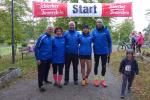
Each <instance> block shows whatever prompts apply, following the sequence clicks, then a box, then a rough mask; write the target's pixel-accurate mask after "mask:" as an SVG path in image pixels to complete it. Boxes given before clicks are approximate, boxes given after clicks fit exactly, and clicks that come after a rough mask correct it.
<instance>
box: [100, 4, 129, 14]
mask: <svg viewBox="0 0 150 100" xmlns="http://www.w3.org/2000/svg"><path fill="white" fill-rule="evenodd" d="M102 16H103V17H110V16H112V17H131V16H132V3H131V2H130V3H104V4H103V5H102Z"/></svg>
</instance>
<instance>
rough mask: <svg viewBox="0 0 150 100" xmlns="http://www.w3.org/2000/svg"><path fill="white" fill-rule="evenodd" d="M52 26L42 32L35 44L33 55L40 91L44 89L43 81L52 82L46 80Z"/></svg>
mask: <svg viewBox="0 0 150 100" xmlns="http://www.w3.org/2000/svg"><path fill="white" fill-rule="evenodd" d="M52 33H53V27H51V26H48V28H47V30H46V32H45V33H44V34H42V35H41V36H40V37H39V38H38V40H37V43H36V45H35V57H36V62H37V65H38V86H39V90H40V92H44V91H46V89H45V88H44V86H43V82H45V83H49V84H52V82H50V81H48V73H49V69H50V64H51V58H52V37H51V34H52Z"/></svg>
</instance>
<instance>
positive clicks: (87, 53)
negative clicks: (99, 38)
mask: <svg viewBox="0 0 150 100" xmlns="http://www.w3.org/2000/svg"><path fill="white" fill-rule="evenodd" d="M79 44H80V45H79V58H80V64H81V74H82V79H83V80H82V86H85V85H87V84H88V77H89V74H90V72H91V67H92V60H91V54H92V36H91V34H90V32H89V26H88V25H87V24H85V25H84V26H83V30H82V34H81V36H80V37H79ZM86 65H87V71H86V72H85V66H86Z"/></svg>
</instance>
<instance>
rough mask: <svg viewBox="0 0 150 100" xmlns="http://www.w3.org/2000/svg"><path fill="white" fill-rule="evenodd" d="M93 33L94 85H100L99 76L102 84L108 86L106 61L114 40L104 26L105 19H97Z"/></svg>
mask: <svg viewBox="0 0 150 100" xmlns="http://www.w3.org/2000/svg"><path fill="white" fill-rule="evenodd" d="M92 35H93V50H94V60H95V65H94V85H95V86H96V87H98V86H99V78H100V80H101V82H100V83H101V85H102V86H103V87H107V84H106V80H105V73H106V63H107V58H108V55H109V56H110V54H111V52H112V40H111V36H110V33H109V30H108V28H107V27H104V24H103V20H102V19H97V20H96V28H94V29H93V31H92ZM100 58H101V66H102V70H101V76H100V77H99V76H98V66H99V59H100Z"/></svg>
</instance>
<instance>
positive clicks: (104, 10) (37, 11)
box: [33, 1, 132, 17]
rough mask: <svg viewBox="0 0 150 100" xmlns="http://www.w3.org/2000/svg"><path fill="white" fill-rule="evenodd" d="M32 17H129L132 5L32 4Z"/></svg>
mask: <svg viewBox="0 0 150 100" xmlns="http://www.w3.org/2000/svg"><path fill="white" fill-rule="evenodd" d="M33 14H34V17H101V16H102V17H131V16H132V3H50V2H36V1H34V2H33Z"/></svg>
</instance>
